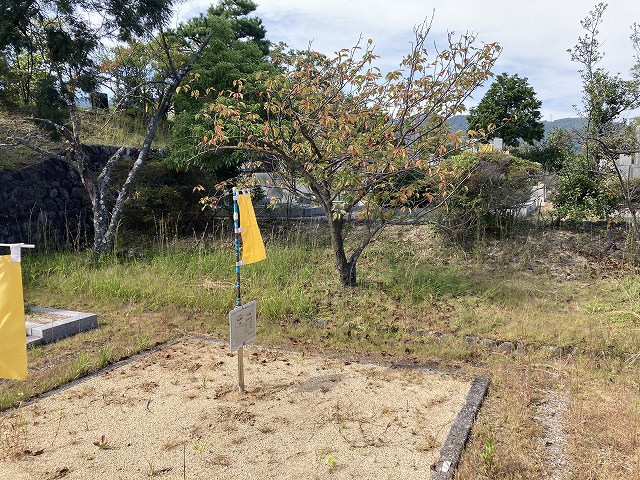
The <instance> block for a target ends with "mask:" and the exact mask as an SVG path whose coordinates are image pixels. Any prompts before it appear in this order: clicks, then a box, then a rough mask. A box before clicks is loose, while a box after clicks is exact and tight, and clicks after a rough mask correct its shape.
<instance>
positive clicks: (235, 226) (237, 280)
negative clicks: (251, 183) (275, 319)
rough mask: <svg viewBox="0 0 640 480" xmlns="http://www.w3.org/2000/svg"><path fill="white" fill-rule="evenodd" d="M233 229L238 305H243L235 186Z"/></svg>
mask: <svg viewBox="0 0 640 480" xmlns="http://www.w3.org/2000/svg"><path fill="white" fill-rule="evenodd" d="M233 231H234V232H235V243H236V289H237V298H236V306H238V307H241V306H242V301H241V299H240V265H241V264H240V213H239V211H238V189H237V188H236V187H233Z"/></svg>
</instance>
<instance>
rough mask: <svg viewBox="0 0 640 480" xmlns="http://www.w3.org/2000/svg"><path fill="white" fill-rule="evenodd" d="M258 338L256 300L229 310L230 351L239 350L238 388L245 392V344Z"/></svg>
mask: <svg viewBox="0 0 640 480" xmlns="http://www.w3.org/2000/svg"><path fill="white" fill-rule="evenodd" d="M255 338H256V302H255V300H254V301H252V302H249V303H247V304H246V305H242V306H240V307H236V308H234V309H233V310H231V311H230V312H229V351H230V352H231V353H233V352H235V351H236V350H237V351H238V390H240V393H244V362H243V358H242V357H243V353H244V352H243V350H244V349H243V348H242V347H243V346H244V345H246V344H247V343H249V342H252V341H253V340H255Z"/></svg>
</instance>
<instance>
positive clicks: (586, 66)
mask: <svg viewBox="0 0 640 480" xmlns="http://www.w3.org/2000/svg"><path fill="white" fill-rule="evenodd" d="M606 8H607V5H606V4H605V3H599V4H597V5H596V6H595V8H594V9H593V10H592V11H590V12H589V14H588V15H587V17H585V18H584V19H583V20H582V21H581V22H580V23H581V25H582V28H583V29H584V35H583V36H581V37H579V38H578V43H577V44H576V45H575V46H574V47H573V48H571V49H569V50H568V53H569V54H570V55H571V60H572V61H574V62H577V63H578V64H580V66H581V68H580V76H581V77H582V92H583V101H582V110H581V111H580V113H581V115H582V116H584V117H585V120H586V125H585V129H584V132H583V133H582V135H581V138H580V141H581V143H582V145H583V150H582V155H581V156H579V157H577V158H576V159H575V162H574V164H573V165H571V166H568V167H567V168H566V169H564V171H563V172H562V174H561V178H560V185H559V191H558V195H557V199H556V204H557V205H559V206H560V214H561V215H567V216H569V217H572V218H585V217H588V216H596V217H599V218H603V217H607V216H609V215H611V213H612V212H613V211H614V210H619V211H622V210H626V211H627V212H628V213H630V214H631V220H632V223H633V229H632V230H633V232H634V234H636V233H637V231H638V229H639V227H638V221H637V218H636V209H637V207H636V204H635V202H634V201H633V198H632V197H633V192H632V189H631V188H630V185H629V182H628V181H627V179H626V178H625V175H624V174H623V173H622V172H620V170H619V167H618V165H617V163H616V161H617V159H618V157H619V155H620V154H622V153H633V152H635V151H637V150H638V148H639V147H640V145H639V144H638V139H637V138H636V135H635V132H634V131H633V129H628V128H626V127H627V125H626V122H625V121H624V120H623V121H620V120H621V119H622V116H623V114H624V113H625V112H630V111H633V110H634V109H636V108H638V107H640V69H639V68H638V66H640V42H639V38H640V37H638V35H637V33H638V31H637V26H636V27H635V30H634V34H632V36H631V41H632V43H633V45H634V48H635V49H636V52H637V53H638V56H637V57H636V58H635V61H636V64H635V65H634V66H633V67H632V68H631V71H630V77H631V78H630V79H629V80H625V79H623V78H622V77H621V76H620V74H616V75H612V74H610V73H609V72H607V71H605V70H604V69H603V68H602V67H599V66H598V64H599V62H600V60H601V59H602V57H603V56H604V53H603V52H601V51H600V47H601V43H600V41H599V40H598V35H599V31H598V28H599V26H600V24H601V23H602V21H603V16H604V12H605V10H606ZM612 177H613V178H615V179H616V180H615V181H617V183H618V185H617V187H614V186H613V185H612V181H611V178H612Z"/></svg>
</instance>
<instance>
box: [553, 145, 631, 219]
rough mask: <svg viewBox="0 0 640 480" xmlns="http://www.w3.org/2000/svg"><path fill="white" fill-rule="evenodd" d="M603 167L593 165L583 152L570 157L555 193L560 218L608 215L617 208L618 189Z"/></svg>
mask: <svg viewBox="0 0 640 480" xmlns="http://www.w3.org/2000/svg"><path fill="white" fill-rule="evenodd" d="M602 167H603V166H597V165H593V162H592V161H590V160H589V157H587V155H586V154H585V153H584V152H581V153H579V154H576V155H574V156H572V157H570V158H569V162H568V163H566V164H565V165H564V167H563V168H562V169H561V170H560V172H559V173H558V180H557V191H556V193H555V195H554V196H553V204H554V206H555V210H556V214H557V215H558V217H559V218H570V219H572V220H585V219H588V218H607V217H609V216H610V215H611V214H612V213H613V212H614V211H615V210H616V209H617V208H618V206H619V205H620V196H619V194H618V193H619V190H618V189H617V188H616V185H615V182H614V181H612V180H611V177H610V176H609V175H606V171H604V170H603V169H602Z"/></svg>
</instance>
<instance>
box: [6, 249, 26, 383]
mask: <svg viewBox="0 0 640 480" xmlns="http://www.w3.org/2000/svg"><path fill="white" fill-rule="evenodd" d="M0 378H12V379H15V380H24V379H25V378H27V333H26V330H25V324H24V303H23V300H22V271H21V270H20V262H12V261H11V256H10V255H2V256H0Z"/></svg>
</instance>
